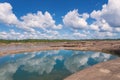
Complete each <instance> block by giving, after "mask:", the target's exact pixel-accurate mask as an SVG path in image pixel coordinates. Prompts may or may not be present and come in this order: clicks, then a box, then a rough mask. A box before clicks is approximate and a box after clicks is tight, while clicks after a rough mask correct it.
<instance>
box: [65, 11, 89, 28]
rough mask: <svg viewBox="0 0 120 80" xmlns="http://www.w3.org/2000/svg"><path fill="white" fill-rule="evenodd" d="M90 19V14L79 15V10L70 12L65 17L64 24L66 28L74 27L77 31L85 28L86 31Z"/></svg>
mask: <svg viewBox="0 0 120 80" xmlns="http://www.w3.org/2000/svg"><path fill="white" fill-rule="evenodd" d="M88 17H89V14H87V13H84V14H82V15H81V14H79V13H78V10H73V11H70V12H68V13H67V14H66V15H65V16H64V17H63V23H64V24H65V26H68V27H72V28H75V29H79V28H83V29H85V28H86V27H87V22H86V19H87V18H88Z"/></svg>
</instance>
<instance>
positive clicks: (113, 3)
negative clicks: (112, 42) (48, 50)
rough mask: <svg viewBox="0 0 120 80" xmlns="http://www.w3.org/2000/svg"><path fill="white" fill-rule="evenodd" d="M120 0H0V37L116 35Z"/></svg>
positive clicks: (118, 26)
mask: <svg viewBox="0 0 120 80" xmlns="http://www.w3.org/2000/svg"><path fill="white" fill-rule="evenodd" d="M119 3H120V0H29V1H27V0H0V39H18V40H19V39H118V38H120V21H119V19H120V5H119Z"/></svg>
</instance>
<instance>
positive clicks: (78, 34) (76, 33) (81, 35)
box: [73, 32, 87, 39]
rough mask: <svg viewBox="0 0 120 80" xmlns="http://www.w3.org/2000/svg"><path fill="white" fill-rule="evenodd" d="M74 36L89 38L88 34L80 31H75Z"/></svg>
mask: <svg viewBox="0 0 120 80" xmlns="http://www.w3.org/2000/svg"><path fill="white" fill-rule="evenodd" d="M73 36H75V37H76V38H78V39H85V38H87V35H86V34H82V33H80V32H75V33H73Z"/></svg>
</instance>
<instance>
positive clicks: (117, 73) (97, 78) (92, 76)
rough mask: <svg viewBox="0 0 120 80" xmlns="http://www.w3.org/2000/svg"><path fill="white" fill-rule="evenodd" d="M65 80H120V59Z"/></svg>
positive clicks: (83, 71) (96, 66) (101, 64)
mask: <svg viewBox="0 0 120 80" xmlns="http://www.w3.org/2000/svg"><path fill="white" fill-rule="evenodd" d="M64 80H120V58H118V59H116V60H111V61H107V62H103V63H100V64H97V65H95V66H92V67H89V68H87V69H85V70H82V71H80V72H77V73H75V74H73V75H71V76H69V77H67V78H66V79H64Z"/></svg>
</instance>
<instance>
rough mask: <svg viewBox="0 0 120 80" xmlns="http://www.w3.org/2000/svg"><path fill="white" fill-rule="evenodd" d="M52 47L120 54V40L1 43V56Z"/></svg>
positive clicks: (50, 48)
mask: <svg viewBox="0 0 120 80" xmlns="http://www.w3.org/2000/svg"><path fill="white" fill-rule="evenodd" d="M52 49H71V50H92V51H101V52H106V53H113V54H117V55H120V41H70V42H34V43H29V42H28V43H18V42H17V43H10V44H7V43H0V56H2V55H6V54H14V53H20V52H29V51H30V52H31V51H39V50H52Z"/></svg>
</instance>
